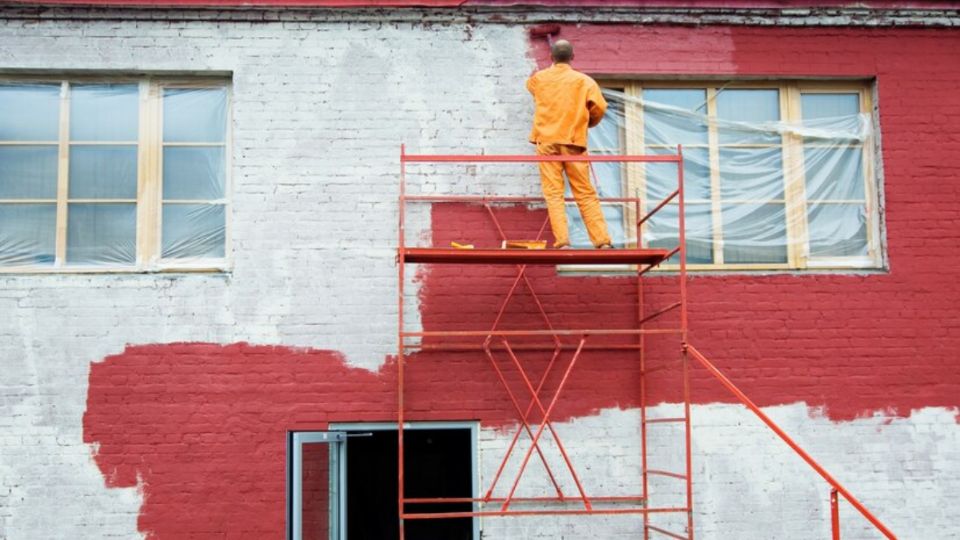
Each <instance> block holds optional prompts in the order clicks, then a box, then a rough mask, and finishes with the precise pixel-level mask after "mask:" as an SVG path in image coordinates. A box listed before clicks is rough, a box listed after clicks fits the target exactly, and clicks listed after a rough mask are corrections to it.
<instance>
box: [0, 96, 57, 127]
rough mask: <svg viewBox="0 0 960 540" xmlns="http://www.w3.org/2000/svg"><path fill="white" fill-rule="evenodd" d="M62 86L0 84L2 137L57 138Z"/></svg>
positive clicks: (0, 125)
mask: <svg viewBox="0 0 960 540" xmlns="http://www.w3.org/2000/svg"><path fill="white" fill-rule="evenodd" d="M59 132H60V85H59V84H38V85H26V84H25V85H0V140H3V141H56V140H58V139H59V138H60V137H59Z"/></svg>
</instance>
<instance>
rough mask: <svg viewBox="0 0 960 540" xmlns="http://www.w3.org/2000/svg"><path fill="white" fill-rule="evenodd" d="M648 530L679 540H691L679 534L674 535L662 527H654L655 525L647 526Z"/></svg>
mask: <svg viewBox="0 0 960 540" xmlns="http://www.w3.org/2000/svg"><path fill="white" fill-rule="evenodd" d="M647 528H648V529H650V530H651V531H657V532H658V533H660V534H662V535H665V536H669V537H670V538H676V539H677V540H689V538H687V537H686V536H680V535H679V534H674V533H672V532H670V531H668V530H666V529H661V528H660V527H654V526H653V525H647Z"/></svg>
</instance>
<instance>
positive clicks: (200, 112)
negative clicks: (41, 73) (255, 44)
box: [0, 79, 228, 272]
mask: <svg viewBox="0 0 960 540" xmlns="http://www.w3.org/2000/svg"><path fill="white" fill-rule="evenodd" d="M227 95H228V89H227V85H226V84H225V83H224V82H222V81H186V82H185V81H158V80H154V79H150V80H134V79H125V80H123V79H117V80H109V81H105V80H70V81H54V80H36V81H31V82H23V81H14V80H0V272H11V271H13V272H19V271H31V272H32V271H39V272H43V271H53V272H57V271H67V272H73V271H147V270H163V269H171V268H191V269H219V268H223V267H225V265H226V262H225V258H226V242H227V238H226V231H227V226H226V220H227V214H228V212H227V207H228V202H227V192H228V191H227V186H228V178H227V170H228V167H227V160H228V153H227V137H228V130H227V125H228V121H227V114H228V113H227V111H228V107H227V99H228V98H227Z"/></svg>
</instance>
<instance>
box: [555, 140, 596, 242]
mask: <svg viewBox="0 0 960 540" xmlns="http://www.w3.org/2000/svg"><path fill="white" fill-rule="evenodd" d="M585 153H586V150H585V149H583V148H580V147H579V146H573V145H568V144H552V143H537V155H540V156H579V155H581V154H585ZM589 166H590V164H589V163H587V162H585V161H581V162H570V163H565V162H560V161H552V162H542V163H540V183H541V185H542V186H543V198H544V199H545V200H546V202H547V214H549V216H550V228H551V229H553V238H554V243H553V246H554V247H563V246H568V245H570V234H569V231H568V229H567V209H566V205H565V204H564V201H563V192H564V189H563V171H566V172H567V178H568V179H569V180H570V191H572V192H573V198H574V200H576V202H577V207H578V208H580V216H581V217H582V218H583V223H584V224H585V225H586V226H587V234H588V235H590V242H592V243H593V245H594V246H595V247H600V246H602V245H605V244H609V243H610V234H609V233H608V232H607V221H606V220H605V219H604V218H603V211H602V210H601V209H600V201H599V200H597V190H596V189H594V187H593V184H591V183H590V173H589V169H590V167H589Z"/></svg>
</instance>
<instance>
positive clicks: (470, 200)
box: [397, 146, 896, 540]
mask: <svg viewBox="0 0 960 540" xmlns="http://www.w3.org/2000/svg"><path fill="white" fill-rule="evenodd" d="M543 162H588V163H591V164H592V163H594V162H619V163H674V164H676V168H677V183H676V188H675V189H674V190H673V191H671V192H670V193H669V194H667V195H666V196H665V197H664V198H663V199H662V200H659V201H653V202H656V204H655V206H653V207H652V208H651V209H650V210H649V211H646V212H644V210H645V208H646V206H647V205H649V204H652V201H643V200H641V198H640V197H613V198H601V202H602V203H619V204H623V205H632V207H633V214H632V216H633V219H632V220H631V223H630V224H631V225H632V226H633V227H635V229H634V231H633V233H634V235H635V236H634V243H635V245H630V246H626V247H625V248H624V249H608V250H597V249H562V250H560V249H542V250H535V249H530V250H526V249H497V248H495V247H481V248H476V249H456V248H449V247H440V246H429V247H419V246H417V247H411V246H407V245H406V229H405V227H406V224H405V220H406V212H407V207H408V205H409V204H418V203H419V204H431V205H432V204H448V203H459V204H472V205H481V206H483V207H484V208H485V210H486V213H487V215H488V216H489V217H490V223H491V225H492V226H493V227H495V229H496V232H497V233H498V234H499V237H500V239H501V240H504V241H506V240H508V238H507V237H506V234H505V233H504V228H503V226H502V224H501V223H500V221H499V219H498V216H497V213H496V211H495V210H494V206H495V205H504V204H507V205H509V204H514V205H516V204H532V203H542V202H543V199H542V198H539V197H523V196H492V195H477V194H472V195H448V194H429V193H417V194H407V179H406V176H407V167H408V165H413V164H424V163H426V164H436V163H464V164H470V163H530V164H537V163H543ZM400 167H401V169H400V195H399V223H398V229H399V239H398V249H397V260H398V265H397V268H398V311H397V313H398V336H397V339H398V347H397V396H398V404H397V426H398V429H397V433H398V459H399V463H398V471H399V472H398V513H399V518H400V538H401V540H403V538H404V521H405V520H421V519H450V518H465V517H474V518H477V517H498V516H531V515H617V514H636V515H642V518H643V531H644V534H643V537H644V540H649V539H650V538H651V536H652V535H662V536H664V537H669V538H676V539H680V540H693V539H694V522H693V468H692V452H691V437H692V433H691V418H690V409H691V401H690V377H689V374H690V363H689V358H690V357H693V359H695V360H696V361H697V363H698V364H699V365H701V366H702V367H704V368H706V370H707V372H709V373H710V374H711V376H713V377H714V378H716V379H717V380H718V381H720V383H721V384H723V386H724V387H726V388H727V389H728V390H729V391H730V392H731V393H732V394H733V395H734V397H736V398H737V399H738V400H739V401H740V402H741V403H743V404H744V405H745V406H747V408H748V409H750V410H751V411H752V412H753V413H754V414H756V415H757V416H758V417H759V418H760V419H761V420H762V421H763V422H764V423H765V424H766V425H767V426H768V427H769V428H771V429H772V430H773V431H774V432H775V433H776V434H777V435H778V436H779V437H780V438H781V439H782V440H784V441H785V442H786V443H787V445H788V446H789V447H790V448H791V449H792V450H793V451H794V452H796V453H797V454H798V455H799V456H800V457H801V458H802V459H804V460H805V461H806V462H807V463H808V465H810V466H811V467H812V468H813V469H814V470H815V471H816V472H817V473H818V474H819V475H820V476H821V477H822V478H823V479H824V480H825V481H826V482H827V483H828V484H829V485H830V497H829V498H830V506H831V531H832V538H833V540H839V539H840V528H839V511H838V499H839V496H842V497H843V498H844V499H846V500H847V501H848V502H850V503H851V505H852V506H853V507H854V508H855V509H856V510H857V511H858V512H859V513H860V514H861V515H863V516H864V517H865V518H866V519H867V520H868V521H869V522H870V523H871V524H872V525H873V526H874V527H876V529H877V530H878V531H880V532H881V533H882V534H883V535H884V536H885V537H886V538H888V539H896V536H894V535H893V533H892V532H890V530H889V529H888V528H887V527H886V526H884V525H883V523H881V522H880V521H879V520H878V519H877V518H876V517H875V516H874V515H873V514H871V513H870V512H869V511H868V510H867V509H866V507H864V505H863V504H862V503H861V502H860V501H859V500H857V499H856V498H855V497H854V496H853V495H852V494H851V493H850V492H849V491H848V490H847V489H846V488H844V487H843V486H842V485H841V484H840V483H839V482H837V480H836V479H835V478H834V477H833V476H831V475H830V474H829V473H827V471H826V470H825V469H824V468H823V467H822V466H821V465H820V464H819V463H817V462H816V461H815V460H814V459H813V458H812V457H811V456H810V455H809V454H807V453H806V452H805V451H804V450H803V449H802V448H800V446H799V445H797V444H796V442H794V441H793V440H792V439H791V438H790V437H789V436H787V435H786V433H785V432H784V431H783V430H782V429H780V427H779V426H777V425H776V424H775V423H774V422H773V421H772V420H771V419H770V418H769V417H768V416H766V415H765V414H764V413H763V411H761V410H760V409H759V407H757V406H756V405H755V404H754V403H753V402H752V401H750V400H749V398H747V396H746V395H745V394H744V393H743V392H742V391H740V390H739V389H738V388H737V387H736V386H735V385H733V383H732V382H730V380H729V379H727V378H726V377H725V376H724V375H723V374H722V373H721V372H720V371H719V370H718V369H717V368H716V367H715V366H714V365H713V364H712V363H711V362H710V361H709V360H707V358H706V357H705V356H704V355H702V354H701V353H700V352H699V351H698V350H697V349H695V348H694V347H693V346H691V345H690V344H689V340H688V317H687V301H688V297H687V249H686V227H685V208H684V204H685V201H684V182H683V149H682V147H681V146H677V149H676V153H671V154H657V155H581V156H534V155H412V154H407V153H406V151H405V148H404V147H403V146H401V153H400ZM566 200H567V202H572V201H573V199H566ZM645 203H646V204H645ZM669 204H676V206H677V218H676V219H677V235H676V241H677V244H676V246H674V247H672V248H650V247H646V248H645V247H644V246H643V235H642V232H643V228H644V226H645V225H649V223H648V222H649V220H650V219H651V217H652V216H654V215H655V214H657V213H658V212H660V211H661V210H662V209H663V208H664V207H666V206H667V205H669ZM548 224H549V218H546V219H544V221H543V222H542V224H541V225H540V227H539V232H538V233H537V236H536V239H537V240H540V239H541V238H542V237H543V235H544V233H545V231H546V229H547V226H548ZM674 258H675V259H676V264H677V272H673V273H671V274H670V275H671V276H673V277H675V279H676V281H677V289H676V290H677V295H678V299H677V301H676V302H673V303H671V304H669V305H666V306H664V307H662V308H660V309H657V310H656V311H654V312H652V313H645V308H644V289H643V285H642V284H643V276H644V275H645V274H646V273H647V272H649V271H651V270H653V269H655V268H657V267H658V266H660V265H661V264H662V263H664V262H666V261H668V260H671V261H672V260H673V259H674ZM407 264H444V265H514V266H515V267H516V271H517V272H516V275H515V276H514V277H513V279H512V281H511V282H510V285H509V287H508V288H507V292H506V295H505V297H504V299H503V301H501V303H500V307H499V309H498V311H497V313H496V315H495V317H494V319H493V323H492V325H491V326H490V327H489V328H484V329H476V330H422V331H408V330H407V329H406V327H405V323H404V294H405V279H406V276H405V267H406V265H407ZM567 264H569V265H578V266H579V265H609V264H617V265H629V267H630V268H632V270H631V271H632V273H633V275H635V278H636V301H637V311H636V321H637V322H636V325H635V327H633V328H557V327H555V326H554V325H553V323H552V321H551V318H550V316H549V314H548V313H547V311H546V309H545V308H544V306H543V302H541V300H540V297H539V296H538V294H537V292H536V289H535V288H534V286H533V284H532V282H531V279H530V278H529V276H528V275H527V267H528V266H533V265H567ZM521 286H523V287H524V288H525V289H526V290H528V291H529V293H530V294H531V296H532V298H533V301H534V304H535V305H536V307H537V311H538V313H537V314H538V315H539V317H540V318H541V319H542V321H543V323H544V325H545V326H546V329H543V330H516V329H504V328H502V327H501V323H502V321H503V318H504V314H505V311H506V308H507V305H508V304H509V302H510V299H511V298H512V297H513V296H514V294H515V293H516V292H517V290H518V289H519V288H520V287H521ZM667 313H678V314H679V317H678V322H677V324H676V325H675V326H672V327H669V328H662V327H659V328H648V327H645V325H647V324H648V323H650V322H652V321H654V320H657V319H658V318H660V317H662V316H663V315H665V314H667ZM661 335H666V336H676V338H678V342H677V347H678V348H677V352H678V354H679V359H678V360H677V361H675V362H672V363H670V364H669V365H667V366H657V367H648V365H647V358H646V356H645V346H646V340H647V338H648V337H652V336H661ZM521 337H527V338H530V337H533V338H541V339H542V340H543V342H542V343H527V342H524V343H512V342H511V340H513V339H514V338H521ZM615 337H620V338H625V337H626V338H635V340H636V341H635V342H633V343H623V342H618V343H608V342H601V343H597V341H598V338H600V340H602V339H603V338H615ZM448 340H452V341H448ZM464 340H467V342H465V341H464ZM587 350H611V351H633V352H635V353H637V362H638V363H639V371H640V385H639V386H640V388H639V394H640V439H641V440H640V444H641V475H640V476H641V478H640V484H641V493H639V494H636V495H617V496H611V495H598V494H595V493H591V492H589V486H587V485H584V483H583V482H582V481H581V479H580V477H579V475H578V473H577V470H576V468H575V466H574V464H573V461H572V460H571V459H570V456H569V454H568V452H567V451H566V449H565V447H564V446H563V443H562V441H561V439H560V437H559V435H558V434H557V432H556V430H555V427H554V425H553V423H552V421H551V415H552V414H553V413H554V411H555V408H556V405H557V402H558V401H559V399H560V398H561V396H562V392H563V390H564V387H565V385H566V384H567V382H568V381H569V379H570V378H571V374H572V372H573V368H574V366H575V365H576V364H577V361H578V360H579V359H580V357H581V355H582V353H583V352H584V351H587ZM411 351H476V352H478V353H482V354H483V356H482V357H481V360H483V358H485V359H486V360H487V361H489V363H490V365H491V368H492V369H493V371H494V372H495V373H496V375H497V378H498V380H499V382H500V383H501V385H502V386H503V388H504V389H505V391H506V394H507V396H508V398H509V401H510V405H511V406H512V410H513V411H514V412H515V413H516V415H517V421H518V427H517V429H516V430H515V432H514V435H513V438H512V440H511V442H510V443H509V445H508V447H507V451H506V454H505V455H504V457H503V459H502V460H501V462H500V465H499V467H498V470H497V471H496V473H495V475H494V476H493V478H492V480H491V483H490V485H489V486H488V487H487V488H486V489H484V490H482V494H481V493H480V492H479V491H478V492H476V493H473V496H471V497H432V498H424V497H420V498H415V497H406V496H405V491H404V442H403V441H404V422H405V421H407V415H406V409H405V399H404V397H405V391H406V388H405V380H404V369H405V362H406V358H407V355H408V354H410V352H411ZM524 351H546V352H552V355H551V357H550V360H549V362H548V364H547V367H546V369H545V371H544V372H543V373H542V374H541V376H540V378H539V380H538V381H534V380H533V379H532V378H531V376H530V375H529V374H528V372H527V371H526V370H525V369H524V366H523V362H522V361H521V360H520V358H519V356H520V355H519V353H521V352H524ZM564 353H572V354H571V355H570V358H569V359H567V360H566V367H565V369H563V374H562V378H561V380H560V382H559V384H558V386H557V388H556V389H555V390H554V392H553V395H552V396H550V397H549V399H547V396H544V395H542V392H543V391H544V384H545V382H546V381H547V377H548V375H549V374H550V373H551V371H552V370H553V369H554V368H557V365H558V364H562V363H563V361H562V360H561V356H562V355H563V354H564ZM504 354H505V355H506V357H507V359H508V361H507V362H506V365H508V366H511V367H512V368H513V369H514V370H515V371H516V372H517V373H519V374H520V377H521V379H522V382H523V387H524V389H525V390H526V394H527V398H526V405H524V404H523V403H521V400H520V398H519V397H518V396H517V393H516V392H514V391H513V390H512V389H511V387H510V385H509V384H508V382H507V380H506V378H505V374H504V370H503V368H502V367H501V365H500V361H498V360H497V358H496V357H497V355H504ZM677 368H679V371H680V375H681V380H682V383H681V384H682V393H683V398H682V401H683V414H682V415H681V416H675V417H658V418H648V416H647V405H648V404H647V399H648V392H647V376H648V375H650V374H651V373H653V372H655V371H659V370H664V369H677ZM534 411H536V412H537V413H538V414H539V417H540V419H541V420H540V422H539V424H536V425H534V423H533V422H531V421H530V418H531V414H532V413H533V412H534ZM658 424H682V427H683V436H684V452H683V462H684V465H683V470H682V471H665V470H657V469H651V468H649V467H648V451H649V448H648V431H647V429H648V426H653V425H658ZM546 432H549V433H550V435H551V437H552V439H553V441H554V443H555V445H556V447H557V448H558V450H559V452H560V454H561V455H562V458H563V464H564V466H565V467H566V470H567V472H568V473H569V474H570V477H571V478H572V479H573V482H574V484H575V485H576V492H577V493H576V494H566V493H564V492H563V490H562V488H561V486H560V484H559V482H558V481H557V479H556V477H555V475H554V473H553V471H552V469H551V468H550V465H549V463H548V460H547V459H546V457H545V456H544V454H543V451H542V448H541V447H540V445H541V443H542V441H543V436H544V434H545V433H546ZM524 434H525V435H527V437H528V438H529V440H530V445H529V447H528V449H527V451H526V452H525V454H524V455H523V459H522V461H521V465H520V468H519V470H518V471H517V473H516V474H515V475H514V478H513V481H512V483H511V484H510V487H509V490H508V491H507V493H506V494H505V495H503V494H495V490H496V488H497V485H498V484H499V482H500V480H501V478H503V476H504V471H505V466H506V464H507V462H508V460H509V459H510V458H511V455H512V453H513V451H514V449H515V448H516V445H517V443H518V441H519V439H520V437H521V436H523V435H524ZM534 454H537V456H536V457H537V458H538V459H539V460H540V461H541V463H542V464H543V466H544V470H545V471H546V474H547V476H548V478H549V480H550V484H551V487H552V489H553V490H555V491H556V495H555V496H537V497H526V496H524V497H521V496H518V495H517V487H518V485H519V483H520V480H521V477H522V476H523V474H524V472H525V471H526V467H527V465H528V463H529V462H530V461H531V459H532V458H533V457H534ZM652 476H656V477H661V478H672V479H676V480H682V481H683V482H684V489H685V501H684V504H682V505H672V506H671V505H668V506H656V505H653V504H651V501H650V487H649V478H650V477H652ZM445 503H449V504H454V503H457V504H465V503H471V504H472V510H471V511H447V512H416V511H413V510H411V509H409V508H408V506H412V507H415V506H416V505H422V504H445ZM531 505H532V506H535V508H529V506H531ZM517 507H520V508H517ZM488 508H489V509H488ZM665 514H667V515H670V514H672V515H680V516H681V517H682V519H683V521H684V522H685V526H686V530H685V531H684V532H683V533H678V532H675V531H670V530H667V529H665V528H663V527H661V526H660V525H659V524H654V523H652V522H651V518H652V517H654V516H658V515H665Z"/></svg>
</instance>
